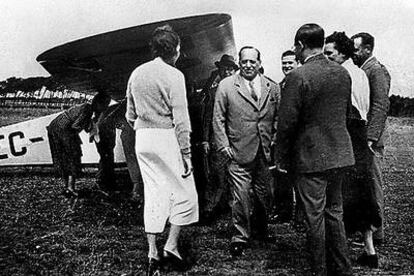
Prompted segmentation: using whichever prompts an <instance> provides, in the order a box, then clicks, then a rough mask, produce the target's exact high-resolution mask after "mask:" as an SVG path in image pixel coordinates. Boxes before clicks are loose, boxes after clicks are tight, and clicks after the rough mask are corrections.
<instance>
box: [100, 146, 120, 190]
mask: <svg viewBox="0 0 414 276" xmlns="http://www.w3.org/2000/svg"><path fill="white" fill-rule="evenodd" d="M96 148H97V150H98V153H99V155H100V159H99V168H98V172H97V174H96V177H97V182H98V185H100V186H102V187H103V188H106V189H113V188H114V187H115V183H114V182H115V177H114V152H113V148H112V147H109V146H108V145H107V144H106V143H102V142H99V143H96Z"/></svg>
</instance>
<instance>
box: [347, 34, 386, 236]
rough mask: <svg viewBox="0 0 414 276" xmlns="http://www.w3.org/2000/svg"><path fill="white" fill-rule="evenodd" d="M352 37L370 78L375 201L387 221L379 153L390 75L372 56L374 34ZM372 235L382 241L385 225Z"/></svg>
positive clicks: (358, 58)
mask: <svg viewBox="0 0 414 276" xmlns="http://www.w3.org/2000/svg"><path fill="white" fill-rule="evenodd" d="M351 39H353V41H354V46H355V48H356V49H357V52H356V53H355V56H354V57H353V60H354V63H355V64H356V65H358V66H359V67H360V68H361V69H362V70H364V71H365V73H366V74H367V76H368V81H369V90H370V106H369V110H368V116H367V119H368V122H367V135H368V147H369V149H370V158H371V162H370V163H371V166H370V175H371V178H372V180H373V181H374V187H375V195H376V201H377V203H378V205H379V206H380V209H381V218H382V221H384V193H383V188H382V187H383V178H382V173H381V166H380V157H381V156H382V155H383V153H384V130H385V125H386V121H387V112H388V109H389V106H390V101H389V98H388V94H389V92H390V83H391V76H390V74H389V73H388V71H387V68H385V66H384V65H382V64H381V63H379V62H378V60H377V59H376V58H375V57H374V56H373V50H374V37H373V36H372V35H370V34H368V33H358V34H356V35H354V36H352V37H351ZM373 238H374V243H375V244H378V243H382V242H383V240H384V229H383V227H382V226H381V227H380V228H378V230H377V231H376V232H375V233H374V236H373Z"/></svg>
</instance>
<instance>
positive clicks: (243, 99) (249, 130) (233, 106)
mask: <svg viewBox="0 0 414 276" xmlns="http://www.w3.org/2000/svg"><path fill="white" fill-rule="evenodd" d="M260 80H261V89H262V90H261V97H260V100H259V103H256V102H255V101H254V100H253V98H252V96H251V94H250V91H249V89H248V88H247V87H246V85H245V83H244V80H243V77H242V76H240V74H235V75H233V76H230V77H227V78H225V79H224V80H222V81H221V82H220V84H219V86H218V89H217V92H216V99H215V104H214V117H213V130H214V140H215V143H216V146H217V150H221V149H222V148H224V147H231V148H232V149H233V151H234V160H235V161H236V162H237V163H239V164H247V163H249V162H252V161H253V160H254V158H255V157H256V153H257V151H258V149H259V145H260V144H262V146H263V149H264V154H265V156H266V159H267V161H268V162H270V144H271V142H272V140H273V139H274V134H275V131H276V122H277V113H278V112H277V109H278V105H279V101H280V90H279V87H278V85H277V84H276V83H274V82H272V81H270V80H269V79H268V78H266V77H264V76H262V75H260Z"/></svg>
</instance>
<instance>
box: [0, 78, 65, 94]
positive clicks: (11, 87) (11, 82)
mask: <svg viewBox="0 0 414 276" xmlns="http://www.w3.org/2000/svg"><path fill="white" fill-rule="evenodd" d="M42 87H46V89H47V90H50V91H59V90H64V89H65V86H64V85H62V84H60V83H58V82H57V81H56V80H54V79H53V78H52V77H31V78H25V79H24V78H16V77H11V78H8V79H6V80H4V81H1V82H0V94H2V95H5V94H7V93H14V92H17V91H23V92H35V91H37V90H40V89H42Z"/></svg>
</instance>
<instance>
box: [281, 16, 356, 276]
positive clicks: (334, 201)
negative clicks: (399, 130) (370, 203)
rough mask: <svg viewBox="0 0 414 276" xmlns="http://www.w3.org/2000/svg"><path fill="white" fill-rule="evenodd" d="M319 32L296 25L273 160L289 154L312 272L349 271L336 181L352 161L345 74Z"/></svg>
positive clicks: (284, 165)
mask: <svg viewBox="0 0 414 276" xmlns="http://www.w3.org/2000/svg"><path fill="white" fill-rule="evenodd" d="M323 45H324V31H323V29H322V28H321V27H320V26H318V25H316V24H306V25H303V26H302V27H300V28H299V30H298V31H297V32H296V36H295V53H296V56H297V58H298V60H299V61H300V62H301V63H302V64H303V65H302V66H301V67H299V68H298V69H296V70H294V71H292V72H291V73H290V74H289V75H288V76H287V78H286V84H285V88H284V89H283V91H282V99H281V103H280V112H279V122H278V131H277V139H276V151H275V160H276V167H277V168H278V169H279V171H285V170H286V168H287V164H288V161H289V159H290V158H293V164H294V168H292V167H290V169H291V170H292V169H293V170H294V171H295V173H296V174H297V179H296V182H297V183H296V184H297V187H298V191H299V195H300V197H301V199H302V201H303V204H304V208H305V213H306V220H307V223H308V232H307V234H308V245H309V247H310V253H311V268H312V272H313V275H352V270H351V265H350V260H349V256H348V249H347V244H346V236H345V228H344V223H343V218H342V214H343V209H342V192H341V184H342V177H343V174H344V170H345V168H346V167H348V166H351V165H353V164H354V162H355V160H354V155H353V151H352V144H351V139H350V136H349V133H348V131H347V127H346V114H347V109H348V103H349V102H350V97H351V78H350V76H349V74H348V72H347V71H346V69H345V68H343V67H342V66H340V65H339V64H337V63H334V62H331V61H329V60H328V59H326V57H325V56H324V55H323V53H322V48H323Z"/></svg>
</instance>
